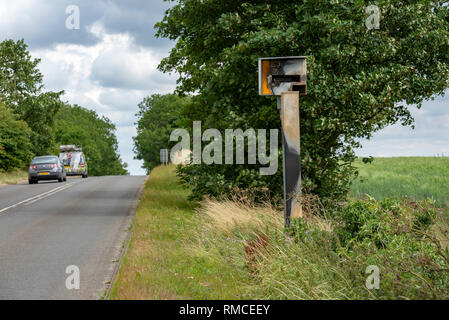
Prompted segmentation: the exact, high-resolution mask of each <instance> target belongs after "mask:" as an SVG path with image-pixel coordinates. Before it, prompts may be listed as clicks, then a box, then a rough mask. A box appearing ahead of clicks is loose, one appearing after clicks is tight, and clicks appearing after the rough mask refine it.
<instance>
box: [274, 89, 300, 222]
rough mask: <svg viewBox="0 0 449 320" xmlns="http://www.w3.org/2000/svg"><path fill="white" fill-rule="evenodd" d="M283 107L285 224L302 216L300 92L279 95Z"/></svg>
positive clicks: (279, 101) (279, 102)
mask: <svg viewBox="0 0 449 320" xmlns="http://www.w3.org/2000/svg"><path fill="white" fill-rule="evenodd" d="M279 105H280V109H281V122H282V150H283V167H284V204H285V207H284V217H285V226H286V227H289V226H290V221H291V219H292V218H299V217H302V209H301V204H300V194H301V156H300V155H301V150H300V138H299V132H300V128H299V92H295V91H287V92H283V93H282V95H281V96H280V97H278V108H279Z"/></svg>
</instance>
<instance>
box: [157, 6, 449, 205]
mask: <svg viewBox="0 0 449 320" xmlns="http://www.w3.org/2000/svg"><path fill="white" fill-rule="evenodd" d="M369 5H371V1H362V0H352V1H351V0H342V1H314V0H303V1H290V0H279V1H267V0H256V1H251V2H243V3H242V2H241V1H236V0H214V1H211V0H205V1H196V0H179V1H178V4H177V5H175V6H173V7H172V8H170V9H169V10H168V11H167V12H166V14H165V17H164V19H163V20H162V21H161V22H160V23H158V24H157V25H156V27H157V28H158V35H159V36H160V37H167V38H170V39H172V40H177V43H176V45H175V47H174V48H173V49H172V50H171V53H170V55H169V56H168V57H167V58H165V59H163V60H162V62H161V64H160V66H159V68H160V69H161V70H162V71H164V72H171V71H177V72H178V73H179V74H180V78H179V80H178V83H179V86H178V92H180V93H189V92H198V96H196V97H195V100H196V107H193V108H194V110H195V112H194V113H193V114H194V115H195V117H201V118H193V117H190V120H203V123H205V124H206V125H207V126H208V127H211V128H232V127H234V128H238V127H241V128H245V127H253V128H279V127H280V121H279V120H278V119H279V114H278V110H277V108H276V103H275V100H271V101H270V100H268V99H267V98H265V97H258V92H257V59H258V58H259V57H266V56H290V55H306V56H308V95H307V96H306V97H302V98H301V101H300V113H301V124H300V125H301V150H302V159H301V164H302V170H303V181H304V185H303V187H304V188H305V189H306V190H307V191H308V192H312V193H314V194H318V195H320V196H321V197H322V198H324V199H327V198H332V199H339V198H342V197H344V196H345V195H346V192H347V190H348V186H349V184H350V181H351V179H352V177H353V176H354V174H355V173H356V170H355V168H354V167H353V166H352V163H353V161H354V159H355V153H354V149H356V148H358V147H360V144H359V142H358V139H361V138H370V137H371V136H372V134H373V133H374V132H376V131H378V130H380V129H382V128H384V127H386V126H389V125H391V124H393V123H396V122H398V121H399V122H401V123H402V124H403V125H412V124H413V119H412V117H411V115H410V112H409V110H408V107H407V104H408V105H412V104H414V105H416V106H417V107H418V108H419V107H421V104H422V102H423V101H424V100H427V99H431V98H433V97H434V96H435V95H442V94H443V93H444V90H445V89H446V88H447V87H448V86H449V80H448V79H449V8H448V6H447V3H446V1H428V0H409V1H400V2H398V1H394V0H381V1H378V2H377V5H378V6H379V8H380V11H381V13H382V15H381V20H380V29H371V30H370V29H368V28H367V27H366V25H365V21H366V20H367V19H368V16H369V14H367V13H366V8H367V6H369ZM183 170H184V171H183V172H184V177H185V178H186V179H187V180H189V181H190V182H191V183H193V184H195V185H196V186H198V185H203V186H204V185H206V184H207V183H208V184H211V183H212V182H213V179H214V177H216V176H219V175H220V176H221V177H222V178H223V181H224V183H223V186H224V187H223V188H224V189H223V190H224V191H226V188H228V189H229V188H230V187H232V186H233V185H239V186H241V187H247V186H248V184H247V181H248V178H242V177H252V179H250V180H251V181H252V182H254V179H257V175H256V174H255V172H256V170H257V168H256V167H252V168H251V167H239V168H234V170H229V169H228V168H226V167H225V166H196V167H195V168H194V167H193V166H190V167H186V168H185V169H183ZM192 172H195V175H196V176H197V177H195V179H193V178H189V177H188V175H189V174H191V173H192ZM280 175H281V172H278V177H279V176H280ZM260 179H261V178H260ZM273 187H274V188H276V190H277V191H278V192H281V189H282V185H281V184H278V185H276V186H273ZM272 190H273V189H272ZM201 192H203V193H208V192H212V191H211V190H208V189H206V190H202V191H201ZM214 192H217V191H214Z"/></svg>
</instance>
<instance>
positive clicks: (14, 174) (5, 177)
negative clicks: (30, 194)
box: [0, 169, 28, 184]
mask: <svg viewBox="0 0 449 320" xmlns="http://www.w3.org/2000/svg"><path fill="white" fill-rule="evenodd" d="M26 179H28V173H27V172H26V171H24V170H19V169H16V170H13V171H10V172H0V184H17V183H18V182H20V181H22V180H26Z"/></svg>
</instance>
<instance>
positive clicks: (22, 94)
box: [0, 40, 127, 175]
mask: <svg viewBox="0 0 449 320" xmlns="http://www.w3.org/2000/svg"><path fill="white" fill-rule="evenodd" d="M39 62H40V60H39V59H33V58H32V57H31V55H30V53H29V52H28V50H27V45H26V44H25V42H24V41H23V40H19V41H17V42H14V41H13V40H5V41H3V42H1V43H0V171H9V170H12V169H14V168H26V167H27V165H28V164H29V162H30V160H31V159H32V157H33V156H38V155H49V154H58V153H59V150H58V146H59V145H62V144H75V145H78V146H82V147H83V151H84V152H85V154H86V156H87V157H88V158H89V174H90V175H117V174H127V170H126V167H127V165H126V163H124V162H123V161H122V160H121V159H120V155H119V153H118V142H117V138H116V136H115V130H116V128H115V125H114V124H113V123H111V121H110V120H109V119H107V118H105V117H100V116H99V115H98V114H97V113H96V112H95V111H92V110H88V109H85V108H83V107H80V106H77V105H74V106H71V105H68V104H67V103H65V102H63V101H61V95H62V94H63V93H64V92H63V91H61V92H44V91H43V77H42V74H41V73H40V71H39V69H38V68H37V66H38V64H39Z"/></svg>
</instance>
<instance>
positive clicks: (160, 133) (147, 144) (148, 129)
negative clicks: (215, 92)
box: [134, 94, 190, 172]
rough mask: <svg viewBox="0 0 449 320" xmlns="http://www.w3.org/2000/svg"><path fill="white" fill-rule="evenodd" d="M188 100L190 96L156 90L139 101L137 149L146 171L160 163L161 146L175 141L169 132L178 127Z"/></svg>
mask: <svg viewBox="0 0 449 320" xmlns="http://www.w3.org/2000/svg"><path fill="white" fill-rule="evenodd" d="M189 101H190V98H189V97H179V96H177V95H173V94H167V95H158V94H155V95H152V96H150V97H146V98H144V99H143V101H142V102H140V103H139V112H138V113H137V117H138V119H139V120H138V122H137V136H136V137H134V145H135V149H134V150H135V151H136V158H137V159H139V160H143V161H144V164H143V167H144V168H145V169H146V170H147V172H150V170H151V169H153V168H154V167H156V166H158V165H159V164H160V149H168V148H169V147H170V146H172V145H173V143H170V134H171V133H172V131H173V130H174V129H176V128H178V123H179V122H180V116H181V110H182V109H183V108H184V107H185V106H186V105H187V104H188V103H189Z"/></svg>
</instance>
